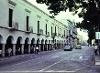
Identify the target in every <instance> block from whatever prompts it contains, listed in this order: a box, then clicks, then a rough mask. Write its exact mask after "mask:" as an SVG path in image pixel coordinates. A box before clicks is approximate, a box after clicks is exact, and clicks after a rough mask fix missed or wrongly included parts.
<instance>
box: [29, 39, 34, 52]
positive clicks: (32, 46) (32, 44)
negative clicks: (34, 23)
mask: <svg viewBox="0 0 100 73" xmlns="http://www.w3.org/2000/svg"><path fill="white" fill-rule="evenodd" d="M34 47H35V39H34V38H32V40H31V49H30V52H31V53H34V51H35V49H34Z"/></svg>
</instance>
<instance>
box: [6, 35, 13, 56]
mask: <svg viewBox="0 0 100 73" xmlns="http://www.w3.org/2000/svg"><path fill="white" fill-rule="evenodd" d="M13 40H14V38H13V36H8V38H7V40H6V46H5V56H12V55H13V51H14V50H13Z"/></svg>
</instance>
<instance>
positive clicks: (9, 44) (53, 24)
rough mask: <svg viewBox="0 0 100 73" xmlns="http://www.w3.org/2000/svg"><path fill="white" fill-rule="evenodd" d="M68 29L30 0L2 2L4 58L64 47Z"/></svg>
mask: <svg viewBox="0 0 100 73" xmlns="http://www.w3.org/2000/svg"><path fill="white" fill-rule="evenodd" d="M66 31H67V27H66V26H65V25H64V24H62V23H61V22H59V21H57V20H56V19H54V18H50V16H49V15H48V14H46V13H44V12H43V11H42V10H40V9H38V8H37V7H36V6H34V5H33V4H31V3H29V2H28V1H26V0H0V52H1V56H13V55H18V54H29V53H34V47H35V46H37V45H38V46H39V51H48V50H52V48H55V49H59V48H63V46H64V43H65V42H66V36H67V33H66Z"/></svg>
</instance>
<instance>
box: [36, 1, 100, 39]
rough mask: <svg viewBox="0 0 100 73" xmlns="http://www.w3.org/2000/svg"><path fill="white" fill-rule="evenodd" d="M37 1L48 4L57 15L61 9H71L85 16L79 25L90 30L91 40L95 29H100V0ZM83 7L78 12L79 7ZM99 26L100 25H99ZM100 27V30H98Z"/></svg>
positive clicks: (52, 12) (53, 13)
mask: <svg viewBox="0 0 100 73" xmlns="http://www.w3.org/2000/svg"><path fill="white" fill-rule="evenodd" d="M36 1H37V3H41V4H43V3H44V4H46V5H47V6H48V9H49V10H51V11H50V13H51V14H52V15H53V16H55V15H57V14H58V13H59V12H60V11H66V10H67V9H69V11H71V12H73V13H74V14H78V15H79V17H83V18H84V20H83V21H82V23H78V24H77V26H78V27H80V28H82V29H87V30H88V35H89V39H90V41H92V39H94V38H95V37H94V36H95V31H100V29H99V28H100V20H99V19H100V0H36ZM80 8H81V9H82V11H81V12H80V13H78V9H80ZM98 26H99V27H98ZM98 29H99V30H98Z"/></svg>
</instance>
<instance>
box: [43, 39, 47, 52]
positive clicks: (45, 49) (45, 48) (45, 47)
mask: <svg viewBox="0 0 100 73" xmlns="http://www.w3.org/2000/svg"><path fill="white" fill-rule="evenodd" d="M47 49H48V48H47V39H46V40H45V46H44V51H47Z"/></svg>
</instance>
